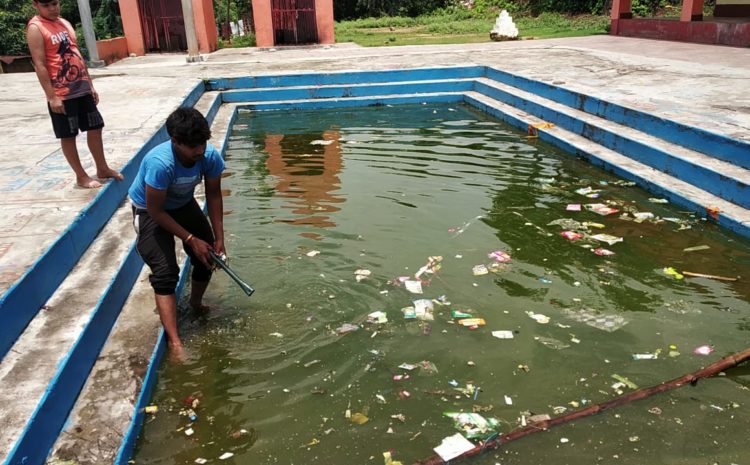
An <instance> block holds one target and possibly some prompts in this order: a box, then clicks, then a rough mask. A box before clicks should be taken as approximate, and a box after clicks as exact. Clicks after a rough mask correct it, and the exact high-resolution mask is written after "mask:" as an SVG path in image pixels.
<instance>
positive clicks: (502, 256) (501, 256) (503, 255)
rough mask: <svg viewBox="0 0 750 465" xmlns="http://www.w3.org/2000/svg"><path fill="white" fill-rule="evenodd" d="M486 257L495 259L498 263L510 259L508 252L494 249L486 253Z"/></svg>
mask: <svg viewBox="0 0 750 465" xmlns="http://www.w3.org/2000/svg"><path fill="white" fill-rule="evenodd" d="M487 257H489V258H491V259H493V260H495V261H496V262H498V263H506V262H509V261H510V254H508V253H507V252H503V251H502V250H496V251H494V252H490V253H488V254H487Z"/></svg>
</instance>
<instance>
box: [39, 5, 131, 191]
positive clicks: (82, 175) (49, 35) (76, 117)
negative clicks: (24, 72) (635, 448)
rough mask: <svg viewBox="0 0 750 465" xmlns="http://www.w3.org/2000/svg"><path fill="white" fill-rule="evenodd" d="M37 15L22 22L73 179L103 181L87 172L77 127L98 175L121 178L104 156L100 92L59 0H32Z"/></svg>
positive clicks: (88, 182)
mask: <svg viewBox="0 0 750 465" xmlns="http://www.w3.org/2000/svg"><path fill="white" fill-rule="evenodd" d="M33 5H34V8H35V9H36V11H37V13H38V14H37V15H36V16H34V17H33V18H31V20H30V21H29V24H28V26H27V28H26V40H27V42H28V44H29V50H30V51H31V58H32V61H33V62H34V69H35V70H36V76H37V78H38V79H39V83H40V84H41V85H42V89H43V90H44V94H45V96H46V97H47V108H48V110H49V114H50V117H51V118H52V128H53V129H54V131H55V136H56V137H57V138H58V139H60V145H61V146H62V152H63V155H65V159H66V160H67V161H68V164H69V165H70V167H71V168H73V172H74V173H75V175H76V183H77V184H78V185H79V186H81V187H85V188H96V187H101V186H102V184H101V182H99V180H97V179H94V178H92V177H90V176H89V175H88V173H86V170H85V169H84V168H83V166H82V165H81V159H80V157H79V156H78V147H77V146H76V136H77V135H78V131H79V130H80V131H86V132H87V137H86V140H87V143H88V147H89V150H90V151H91V155H93V157H94V163H95V164H96V177H97V178H99V179H116V180H118V181H121V180H122V179H123V176H122V174H120V173H118V172H117V171H115V170H113V169H112V168H110V167H109V165H107V160H106V159H105V158H104V145H103V142H102V128H103V127H104V119H103V118H102V115H101V113H99V110H98V109H97V108H96V106H97V105H98V104H99V95H98V94H97V93H96V90H94V85H93V83H92V82H91V78H90V77H89V73H88V69H87V68H86V62H85V61H84V59H83V56H82V55H81V52H80V51H79V50H78V44H77V42H76V36H75V31H74V30H73V27H72V26H71V25H70V23H69V22H68V21H66V20H65V19H63V18H61V17H60V1H59V0H34V1H33Z"/></svg>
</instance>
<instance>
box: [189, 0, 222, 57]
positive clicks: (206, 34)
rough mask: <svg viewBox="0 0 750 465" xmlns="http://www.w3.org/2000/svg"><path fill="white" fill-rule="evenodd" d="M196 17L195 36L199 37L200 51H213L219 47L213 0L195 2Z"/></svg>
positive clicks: (194, 14) (194, 11) (194, 13)
mask: <svg viewBox="0 0 750 465" xmlns="http://www.w3.org/2000/svg"><path fill="white" fill-rule="evenodd" d="M193 17H194V18H195V36H196V38H197V39H198V50H199V51H200V53H211V52H214V51H216V49H217V47H218V35H217V33H216V17H215V16H214V6H213V2H212V0H197V1H196V2H195V3H194V4H193Z"/></svg>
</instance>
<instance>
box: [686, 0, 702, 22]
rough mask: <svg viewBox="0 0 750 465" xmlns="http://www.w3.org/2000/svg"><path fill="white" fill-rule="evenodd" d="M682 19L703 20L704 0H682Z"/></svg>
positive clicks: (688, 20)
mask: <svg viewBox="0 0 750 465" xmlns="http://www.w3.org/2000/svg"><path fill="white" fill-rule="evenodd" d="M680 21H686V22H690V21H703V0H682V13H681V14H680Z"/></svg>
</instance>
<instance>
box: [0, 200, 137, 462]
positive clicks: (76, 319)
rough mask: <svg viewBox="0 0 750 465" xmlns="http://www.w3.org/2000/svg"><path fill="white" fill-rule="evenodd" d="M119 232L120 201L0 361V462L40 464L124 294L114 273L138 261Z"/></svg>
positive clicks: (122, 229)
mask: <svg viewBox="0 0 750 465" xmlns="http://www.w3.org/2000/svg"><path fill="white" fill-rule="evenodd" d="M123 234H133V232H132V223H131V212H130V208H129V207H125V206H124V205H123V206H121V207H120V208H119V209H118V210H117V212H116V213H115V214H114V216H113V217H112V218H111V220H110V221H109V222H108V223H107V225H106V226H105V228H104V229H103V230H102V231H101V232H100V233H99V235H98V236H97V238H96V239H95V240H94V242H93V243H92V244H91V245H90V246H89V247H88V249H87V250H86V252H85V253H84V254H83V256H82V257H81V259H80V260H79V261H78V263H77V264H76V266H75V267H74V268H73V270H72V271H71V272H70V273H69V274H68V275H67V277H65V279H64V280H63V282H62V284H61V285H60V286H59V287H58V289H57V290H56V291H55V292H54V294H53V295H52V297H51V298H50V299H49V300H48V301H47V304H46V306H45V307H44V308H43V309H42V311H40V312H39V313H38V314H37V315H36V316H35V317H34V319H33V320H32V321H31V322H30V323H29V325H28V326H27V327H26V329H25V331H24V332H23V333H22V334H21V336H20V337H19V338H18V339H17V340H16V343H15V344H14V345H13V347H12V348H11V350H10V351H9V352H8V354H7V356H6V357H5V358H4V359H3V360H2V362H1V363H0V386H2V388H1V389H0V417H1V418H3V420H2V421H3V427H2V428H0V456H2V457H7V459H6V462H4V463H8V464H15V463H44V460H45V458H46V456H47V451H49V448H50V446H51V445H52V443H51V442H50V438H52V439H54V437H56V436H57V433H58V432H59V431H60V429H61V428H62V426H63V423H64V421H65V419H66V418H67V416H68V412H69V410H70V407H71V406H72V405H73V402H74V401H75V398H76V396H77V395H78V392H79V391H80V389H81V386H83V383H84V382H85V380H86V378H87V376H88V373H89V370H90V368H91V366H92V365H93V363H94V361H95V360H96V358H97V354H98V353H99V349H100V348H101V345H102V344H103V343H104V340H105V339H106V338H107V334H108V333H109V328H110V327H111V324H112V323H113V322H114V319H115V318H116V317H117V314H118V313H119V310H120V308H121V306H122V303H123V302H124V300H125V298H126V297H127V294H128V292H129V289H130V288H129V283H128V282H127V280H126V279H125V280H123V279H120V276H121V275H122V274H123V273H125V274H127V272H128V271H130V270H131V269H132V268H133V267H137V266H139V264H138V263H137V262H135V261H134V260H126V255H127V251H128V248H129V245H130V244H129V243H127V242H123V241H119V240H117V238H119V237H122V235H123ZM113 277H114V278H113ZM45 440H46V441H45Z"/></svg>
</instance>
